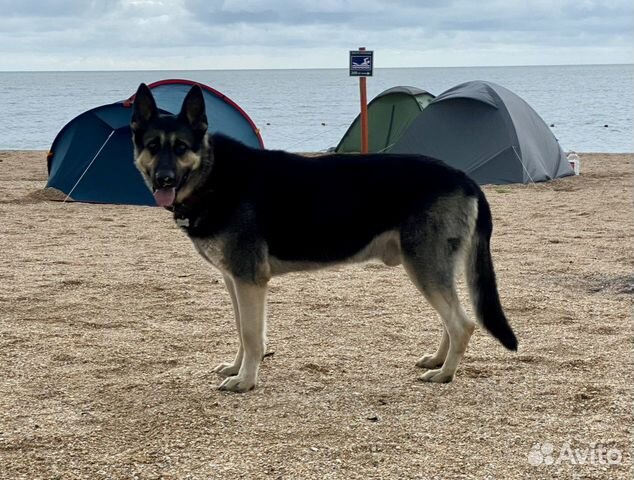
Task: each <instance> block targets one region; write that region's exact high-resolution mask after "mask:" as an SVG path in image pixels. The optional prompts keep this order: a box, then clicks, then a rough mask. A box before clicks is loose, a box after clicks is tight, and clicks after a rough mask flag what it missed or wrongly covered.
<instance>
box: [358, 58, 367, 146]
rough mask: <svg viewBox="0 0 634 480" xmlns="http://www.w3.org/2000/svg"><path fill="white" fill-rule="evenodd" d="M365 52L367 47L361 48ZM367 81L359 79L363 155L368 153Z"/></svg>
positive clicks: (362, 78) (363, 78)
mask: <svg viewBox="0 0 634 480" xmlns="http://www.w3.org/2000/svg"><path fill="white" fill-rule="evenodd" d="M364 50H365V47H359V51H364ZM365 81H366V78H365V77H359V93H360V98H361V153H368V94H367V91H366V84H365Z"/></svg>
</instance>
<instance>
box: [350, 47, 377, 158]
mask: <svg viewBox="0 0 634 480" xmlns="http://www.w3.org/2000/svg"><path fill="white" fill-rule="evenodd" d="M373 68H374V52H373V51H372V50H366V49H365V47H359V50H351V51H350V76H351V77H359V94H360V97H361V153H368V94H367V91H366V84H365V80H366V77H371V76H372V70H373Z"/></svg>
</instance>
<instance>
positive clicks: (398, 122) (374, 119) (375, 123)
mask: <svg viewBox="0 0 634 480" xmlns="http://www.w3.org/2000/svg"><path fill="white" fill-rule="evenodd" d="M433 99H434V96H433V95H432V94H431V93H429V92H426V91H425V90H421V89H420V88H416V87H392V88H388V89H387V90H385V91H384V92H381V93H379V94H378V95H377V96H376V97H374V99H372V101H371V102H370V103H369V104H368V130H369V131H368V144H369V145H368V148H369V151H370V152H385V151H388V150H389V149H390V147H391V146H392V145H393V144H394V143H396V142H397V141H398V139H399V138H401V135H402V134H403V133H405V131H406V130H407V128H408V127H409V126H410V124H411V123H412V122H413V121H414V120H415V119H416V117H418V115H419V114H420V112H422V111H423V109H424V108H425V107H426V106H427V105H428V104H429V102H431V101H432V100H433ZM335 151H336V152H339V153H359V152H360V151H361V117H360V116H357V118H355V120H354V122H352V124H351V125H350V127H348V131H347V132H346V133H345V135H344V136H343V137H342V138H341V141H340V142H339V145H337V147H336V148H335Z"/></svg>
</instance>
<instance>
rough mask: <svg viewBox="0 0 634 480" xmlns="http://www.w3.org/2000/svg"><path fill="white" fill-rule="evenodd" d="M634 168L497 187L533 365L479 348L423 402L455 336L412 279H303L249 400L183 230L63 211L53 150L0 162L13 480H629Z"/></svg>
mask: <svg viewBox="0 0 634 480" xmlns="http://www.w3.org/2000/svg"><path fill="white" fill-rule="evenodd" d="M633 167H634V154H581V169H582V174H581V175H580V176H577V177H569V178H565V179H562V180H557V181H553V182H549V183H542V184H534V185H504V186H487V187H485V192H486V194H487V197H488V199H489V201H490V203H491V207H492V211H493V215H494V222H495V231H494V236H493V246H492V248H493V258H494V262H495V266H496V271H497V275H498V282H499V287H500V295H501V298H502V303H503V305H504V306H505V309H506V312H507V315H508V317H509V319H510V322H511V324H512V326H513V328H514V330H515V332H516V334H517V336H518V338H519V341H520V348H519V351H518V352H517V353H512V352H508V351H506V350H504V348H503V347H502V346H500V345H499V344H498V343H497V342H496V341H495V340H494V339H493V338H492V337H490V336H489V335H488V334H486V333H485V332H484V331H483V330H482V329H477V330H476V333H475V334H474V336H473V339H472V341H471V343H470V345H469V349H468V351H467V353H466V355H465V358H464V360H463V362H462V364H461V367H460V368H459V370H458V373H457V375H456V379H455V381H454V382H453V383H452V384H447V385H436V384H425V383H422V382H420V381H418V380H417V378H418V377H419V376H420V374H421V372H422V371H421V370H420V369H418V368H416V367H415V365H414V364H415V362H416V360H417V359H418V358H419V357H420V356H422V355H423V354H424V353H429V352H432V351H433V350H434V349H435V348H436V346H437V344H438V342H439V339H440V321H439V320H438V318H437V317H436V314H435V313H434V312H433V311H432V309H431V307H430V306H429V305H428V304H427V303H426V302H425V300H424V299H423V298H422V296H421V295H420V294H419V293H418V292H417V291H416V290H415V289H414V287H413V286H412V285H411V283H410V282H409V280H408V278H407V276H406V275H405V273H404V271H403V270H402V269H401V268H400V267H397V268H388V267H385V266H382V265H378V264H366V265H360V266H351V267H350V266H346V267H338V268H334V269H330V270H324V271H319V272H311V273H302V274H291V275H288V276H284V277H281V278H276V279H273V280H272V282H271V287H270V295H269V334H268V337H269V351H270V352H269V353H270V356H268V357H267V358H266V359H265V361H264V362H263V365H262V368H261V374H260V384H259V387H258V388H257V389H256V390H254V391H252V392H249V393H247V394H244V395H236V394H231V393H225V392H219V391H218V390H216V385H217V384H218V383H219V382H220V378H219V377H218V376H217V375H216V374H214V373H212V372H211V369H212V368H213V366H215V365H216V364H218V363H220V362H222V361H226V360H228V359H230V358H232V356H233V354H234V353H235V349H236V347H237V337H236V334H235V332H234V325H233V319H232V309H231V304H230V300H229V296H228V294H227V293H226V292H225V291H224V286H223V283H222V279H221V276H220V274H219V273H217V272H216V271H215V270H214V269H213V268H212V267H210V266H209V265H207V264H205V263H204V262H203V260H202V259H201V258H200V257H199V256H198V255H197V254H196V253H195V251H194V249H193V247H192V246H191V244H190V242H189V241H188V240H187V239H186V238H185V236H184V235H183V234H182V233H181V232H180V231H179V230H178V228H177V227H176V226H175V225H174V223H173V221H172V219H171V216H170V214H169V213H168V212H166V211H164V210H162V209H159V208H149V207H131V206H114V205H90V204H80V203H72V202H69V203H62V202H59V201H50V200H48V199H47V196H46V195H43V194H42V188H43V187H44V185H45V183H46V161H45V153H44V152H34V151H29V152H0V188H1V191H2V193H3V194H2V198H1V199H0V218H1V224H2V227H1V228H2V230H1V233H0V252H1V254H0V255H1V260H2V261H1V262H0V281H1V284H2V290H1V291H0V372H1V376H0V479H29V480H30V479H35V478H38V479H40V478H41V479H131V478H140V479H158V478H164V479H168V478H169V479H172V478H173V479H210V478H219V479H230V478H248V479H251V478H284V479H286V478H289V479H296V478H301V479H313V478H314V479H324V478H341V479H348V478H384V479H392V478H394V479H397V478H398V479H400V478H419V479H441V478H442V479H471V478H473V479H485V478H490V479H516V478H517V479H519V478H526V479H552V478H561V479H572V478H583V479H630V478H632V474H633V473H632V458H631V451H632V450H631V449H632V433H633V432H632V411H633V405H634V404H633V389H632V385H633V377H634V373H633V372H634V370H633V367H634V362H633V354H632V342H633V340H634V325H633V322H632V306H633V299H634V274H633V272H634V209H633V206H632V186H633ZM463 296H464V295H463ZM465 305H468V302H466V301H465ZM544 445H546V447H545V448H542V447H544ZM548 445H550V447H552V448H550V447H548ZM569 452H572V457H571V456H570V454H569ZM575 452H577V453H575ZM584 452H585V454H584ZM600 452H603V453H600ZM608 453H609V455H608ZM617 454H618V455H617ZM584 455H585V456H584ZM607 457H609V458H607ZM600 460H603V461H600Z"/></svg>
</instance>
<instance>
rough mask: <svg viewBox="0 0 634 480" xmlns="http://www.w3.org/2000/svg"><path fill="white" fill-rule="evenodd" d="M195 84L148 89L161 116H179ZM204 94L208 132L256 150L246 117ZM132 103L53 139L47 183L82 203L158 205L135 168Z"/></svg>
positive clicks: (85, 117)
mask: <svg viewBox="0 0 634 480" xmlns="http://www.w3.org/2000/svg"><path fill="white" fill-rule="evenodd" d="M194 84H195V82H191V81H188V80H163V81H160V82H156V83H153V84H150V85H149V87H150V89H151V90H152V93H153V94H154V98H155V99H156V103H157V105H158V107H159V109H160V110H161V112H162V113H174V114H176V113H178V112H179V111H180V108H181V104H182V102H183V99H184V98H185V95H186V94H187V92H188V91H189V89H190V88H191V86H192V85H194ZM198 85H200V86H201V88H202V89H203V94H204V97H205V105H206V107H207V117H208V120H209V132H211V133H216V132H217V133H223V134H225V135H228V136H230V137H233V138H236V139H237V140H240V141H241V142H242V143H244V144H246V145H249V146H251V147H255V148H262V147H263V143H262V138H261V137H260V134H259V132H258V129H257V128H256V127H255V124H254V123H253V121H252V120H251V119H250V118H249V116H248V115H247V114H246V113H245V112H244V111H243V110H242V109H241V108H240V107H239V106H238V105H237V104H236V103H234V102H233V101H232V100H230V99H229V98H227V97H226V96H225V95H223V94H222V93H220V92H218V91H217V90H214V89H213V88H211V87H208V86H206V85H202V84H198ZM132 101H133V98H130V99H128V100H126V101H123V102H116V103H112V104H110V105H102V106H100V107H96V108H93V109H91V110H88V111H87V112H84V113H82V114H81V115H79V116H77V117H75V118H74V119H73V120H71V121H70V122H69V123H68V124H67V125H66V126H65V127H64V128H62V130H61V131H60V132H59V133H58V134H57V137H55V140H54V141H53V145H52V147H51V151H50V152H49V155H48V174H49V177H48V183H47V184H46V186H47V187H52V188H55V189H57V190H60V191H62V192H64V193H65V194H66V195H67V196H68V197H69V198H70V199H72V200H76V201H81V202H95V203H118V204H128V205H156V203H155V202H154V197H153V196H152V194H151V193H150V191H149V190H148V188H147V187H146V185H145V183H144V182H143V179H142V177H141V174H140V173H139V172H138V171H137V169H136V167H135V166H134V160H133V147H132V132H131V131H130V116H131V115H132V108H131V106H132Z"/></svg>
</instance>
